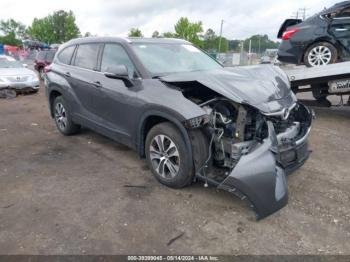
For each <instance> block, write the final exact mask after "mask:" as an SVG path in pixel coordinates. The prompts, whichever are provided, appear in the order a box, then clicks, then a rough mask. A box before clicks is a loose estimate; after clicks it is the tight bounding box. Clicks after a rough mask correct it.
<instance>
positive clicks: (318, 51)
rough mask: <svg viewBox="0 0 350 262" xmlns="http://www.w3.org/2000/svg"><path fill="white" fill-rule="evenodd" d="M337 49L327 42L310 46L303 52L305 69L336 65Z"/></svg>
mask: <svg viewBox="0 0 350 262" xmlns="http://www.w3.org/2000/svg"><path fill="white" fill-rule="evenodd" d="M337 60H338V51H337V49H336V48H335V47H334V46H333V45H332V44H330V43H328V42H319V43H315V44H313V45H311V46H310V47H309V48H308V49H307V50H306V52H305V55H304V62H305V65H306V66H307V67H316V66H323V65H329V64H333V63H336V62H337Z"/></svg>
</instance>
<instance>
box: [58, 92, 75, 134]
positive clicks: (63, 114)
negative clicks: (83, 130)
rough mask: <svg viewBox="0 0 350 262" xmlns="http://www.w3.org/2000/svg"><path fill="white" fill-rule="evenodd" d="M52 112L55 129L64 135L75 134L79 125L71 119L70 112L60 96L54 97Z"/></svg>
mask: <svg viewBox="0 0 350 262" xmlns="http://www.w3.org/2000/svg"><path fill="white" fill-rule="evenodd" d="M52 108H53V112H54V118H55V122H56V126H57V129H58V130H59V131H60V132H61V133H62V134H63V135H65V136H69V135H73V134H76V133H77V132H78V131H79V129H80V126H79V125H77V124H75V123H74V122H73V121H72V116H71V113H70V112H69V109H68V107H67V105H66V102H65V101H64V99H63V97H62V96H58V97H56V99H55V101H54V103H53V107H52Z"/></svg>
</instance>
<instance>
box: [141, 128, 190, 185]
mask: <svg viewBox="0 0 350 262" xmlns="http://www.w3.org/2000/svg"><path fill="white" fill-rule="evenodd" d="M189 153H190V152H188V150H187V147H186V144H185V141H184V139H183V138H182V136H181V133H180V131H179V130H178V129H177V128H176V127H175V126H174V125H173V124H171V123H161V124H158V125H156V126H154V127H153V128H152V129H151V130H150V131H149V132H148V134H147V138H146V158H147V162H148V165H149V167H150V169H151V171H152V173H153V175H154V176H155V177H156V179H157V180H158V181H159V182H160V183H162V184H164V185H166V186H169V187H173V188H181V187H184V186H187V185H188V184H190V183H191V182H192V180H193V175H194V172H193V163H192V157H189Z"/></svg>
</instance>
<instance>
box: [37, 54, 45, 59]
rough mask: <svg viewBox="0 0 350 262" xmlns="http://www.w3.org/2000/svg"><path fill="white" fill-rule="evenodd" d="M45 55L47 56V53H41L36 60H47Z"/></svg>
mask: <svg viewBox="0 0 350 262" xmlns="http://www.w3.org/2000/svg"><path fill="white" fill-rule="evenodd" d="M45 55H46V52H39V53H38V55H37V56H36V59H37V60H45Z"/></svg>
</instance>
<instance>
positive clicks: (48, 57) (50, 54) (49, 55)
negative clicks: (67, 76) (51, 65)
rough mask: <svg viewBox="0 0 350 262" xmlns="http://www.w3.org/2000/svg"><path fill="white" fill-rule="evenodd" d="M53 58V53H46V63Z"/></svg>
mask: <svg viewBox="0 0 350 262" xmlns="http://www.w3.org/2000/svg"><path fill="white" fill-rule="evenodd" d="M54 56H55V52H51V51H49V52H47V54H46V61H49V62H51V61H52V60H53V58H54Z"/></svg>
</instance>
